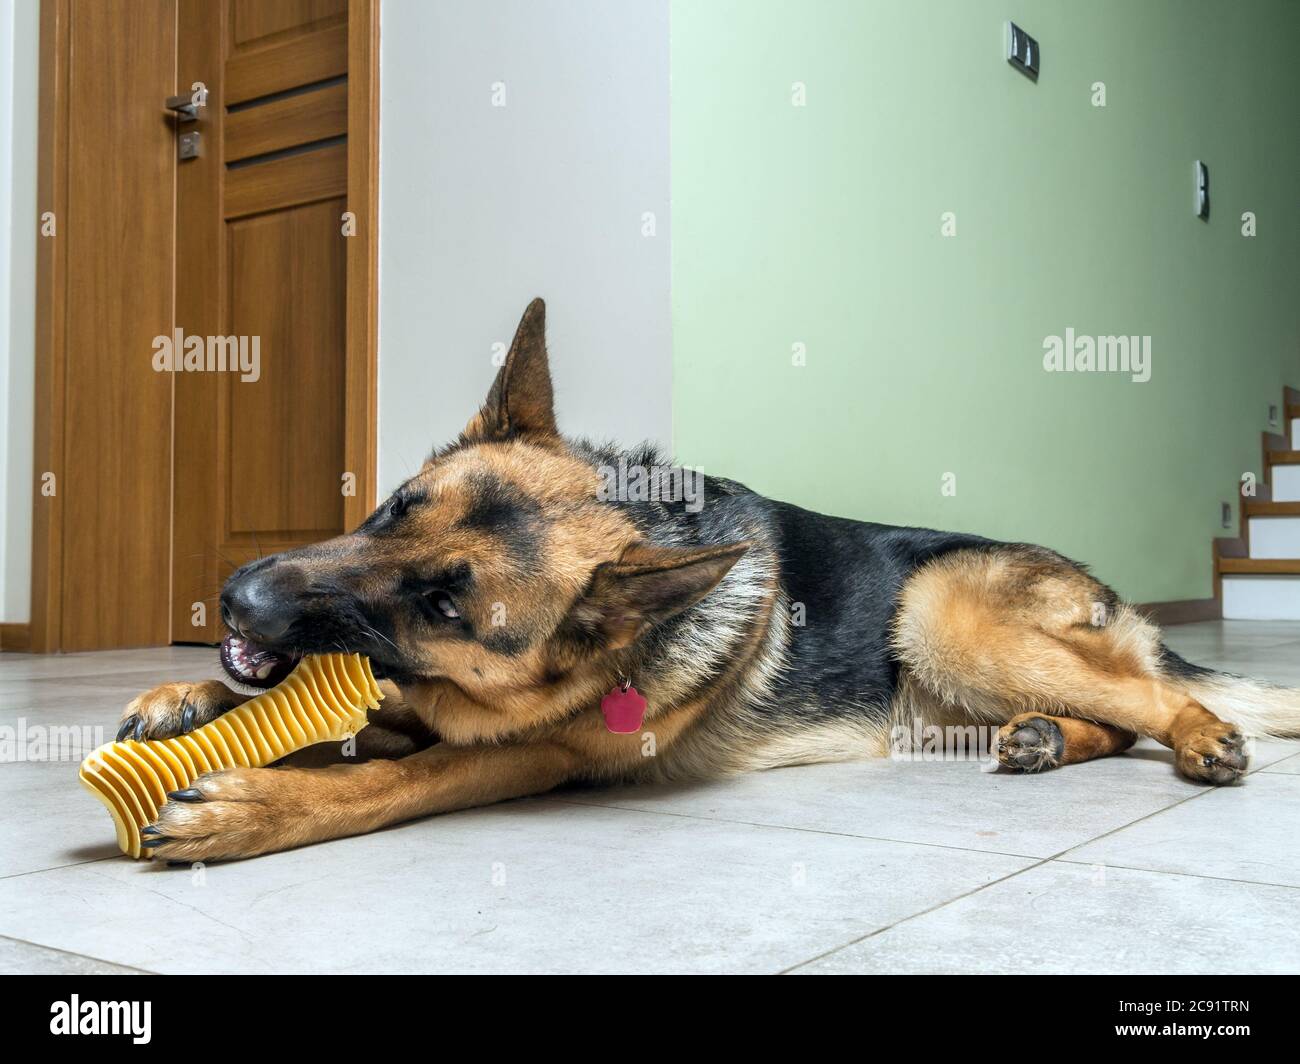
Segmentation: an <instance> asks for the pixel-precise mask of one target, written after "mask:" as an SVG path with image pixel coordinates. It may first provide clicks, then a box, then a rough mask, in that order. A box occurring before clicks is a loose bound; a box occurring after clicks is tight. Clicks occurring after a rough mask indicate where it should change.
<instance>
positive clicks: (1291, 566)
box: [1219, 558, 1300, 576]
mask: <svg viewBox="0 0 1300 1064" xmlns="http://www.w3.org/2000/svg"><path fill="white" fill-rule="evenodd" d="M1219 572H1221V573H1223V574H1224V575H1225V576H1226V575H1227V574H1229V573H1236V574H1242V575H1244V574H1253V575H1273V576H1279V575H1287V576H1300V558H1220V559H1219Z"/></svg>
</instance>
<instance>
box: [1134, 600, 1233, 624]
mask: <svg viewBox="0 0 1300 1064" xmlns="http://www.w3.org/2000/svg"><path fill="white" fill-rule="evenodd" d="M1137 610H1138V612H1139V613H1141V614H1142V615H1143V616H1144V617H1146V618H1147V620H1150V621H1154V622H1155V623H1156V624H1159V625H1162V626H1164V627H1166V628H1167V627H1169V626H1170V625H1173V624H1191V623H1192V622H1193V621H1217V620H1220V619H1221V618H1222V617H1223V606H1222V605H1221V604H1220V602H1219V600H1218V599H1216V598H1204V599H1175V600H1174V601H1172V602H1140V603H1138V604H1137Z"/></svg>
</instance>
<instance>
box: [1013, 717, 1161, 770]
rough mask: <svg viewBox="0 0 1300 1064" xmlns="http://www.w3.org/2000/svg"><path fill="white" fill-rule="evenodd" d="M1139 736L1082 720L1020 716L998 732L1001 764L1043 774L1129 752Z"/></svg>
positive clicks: (1120, 729)
mask: <svg viewBox="0 0 1300 1064" xmlns="http://www.w3.org/2000/svg"><path fill="white" fill-rule="evenodd" d="M1136 740H1137V735H1136V734H1135V733H1133V732H1131V731H1125V730H1124V729H1123V728H1117V727H1115V726H1114V725H1111V724H1098V723H1097V722H1096V721H1093V720H1083V719H1082V718H1079V717H1052V716H1048V715H1046V714H1043V713H1018V714H1017V715H1016V716H1014V717H1012V718H1011V719H1010V720H1009V721H1007V723H1006V724H1004V725H1003V726H1002V728H1001V729H1000V730H999V731H998V736H997V740H996V743H995V746H994V752H995V753H996V755H997V759H998V763H999V764H1001V765H1002V766H1004V767H1005V768H1009V769H1013V770H1015V771H1017V772H1041V771H1043V769H1047V768H1059V767H1060V766H1061V765H1077V764H1078V763H1079V762H1081V761H1092V760H1094V759H1096V758H1098V757H1109V756H1110V755H1111V754H1120V753H1123V752H1124V751H1125V750H1127V749H1128V748H1129V747H1130V746H1132V745H1133V743H1134V742H1135V741H1136Z"/></svg>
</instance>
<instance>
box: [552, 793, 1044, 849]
mask: <svg viewBox="0 0 1300 1064" xmlns="http://www.w3.org/2000/svg"><path fill="white" fill-rule="evenodd" d="M544 800H545V801H548V802H554V803H556V804H557V805H576V806H580V807H581V808H583V809H614V810H618V811H619V812H623V813H648V814H649V815H651V816H673V817H680V818H681V819H683V820H697V821H701V822H703V823H709V824H733V825H736V826H738V827H747V828H770V829H772V830H774V831H796V832H799V833H800V834H804V835H825V836H827V837H829V838H836V839H861V840H862V841H863V842H888V843H892V844H894V845H897V846H925V847H927V848H929V849H934V850H954V851H956V852H957V853H983V854H988V855H989V856H992V857H1018V858H1020V859H1021V860H1022V861H1041V860H1050V858H1044V857H1038V856H1037V855H1035V854H1031V853H1011V852H1010V851H1008V850H980V849H976V848H975V847H974V846H954V845H953V844H951V843H946V842H918V841H916V840H913V839H890V838H885V837H883V836H880V835H855V834H854V833H853V832H851V831H827V830H825V829H824V828H801V827H795V826H794V825H793V824H761V823H759V822H758V821H754V820H734V819H732V818H730V817H717V816H699V815H698V814H695V813H679V812H676V811H672V810H664V809H642V808H640V807H638V806H628V805H601V804H599V803H597V802H572V801H566V800H565V799H563V798H547V799H544Z"/></svg>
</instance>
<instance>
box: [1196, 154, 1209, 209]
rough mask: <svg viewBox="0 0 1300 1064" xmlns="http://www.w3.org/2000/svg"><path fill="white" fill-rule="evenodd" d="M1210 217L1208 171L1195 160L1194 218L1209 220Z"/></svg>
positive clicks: (1199, 161) (1202, 164)
mask: <svg viewBox="0 0 1300 1064" xmlns="http://www.w3.org/2000/svg"><path fill="white" fill-rule="evenodd" d="M1209 216H1210V170H1209V168H1208V167H1207V166H1206V165H1205V164H1204V163H1203V162H1201V160H1200V159H1197V160H1196V217H1198V218H1209Z"/></svg>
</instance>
